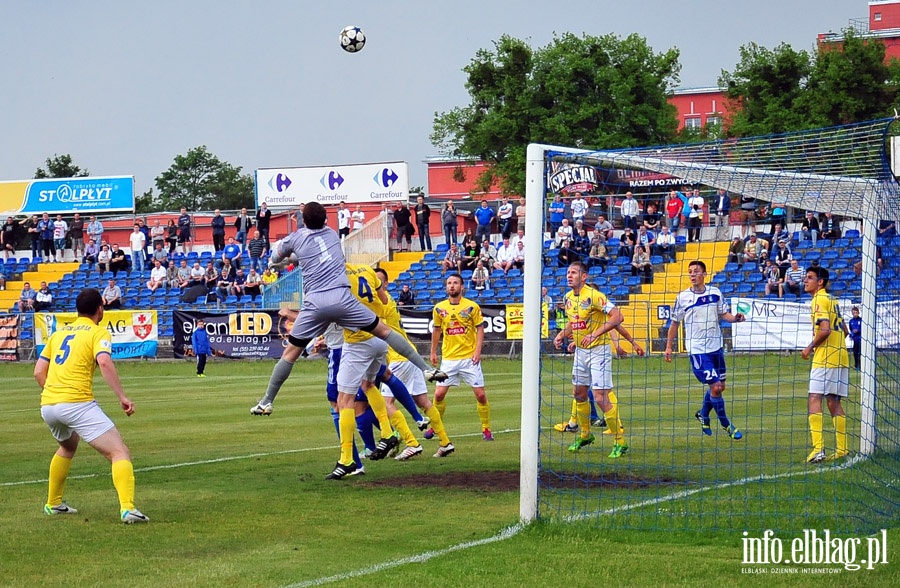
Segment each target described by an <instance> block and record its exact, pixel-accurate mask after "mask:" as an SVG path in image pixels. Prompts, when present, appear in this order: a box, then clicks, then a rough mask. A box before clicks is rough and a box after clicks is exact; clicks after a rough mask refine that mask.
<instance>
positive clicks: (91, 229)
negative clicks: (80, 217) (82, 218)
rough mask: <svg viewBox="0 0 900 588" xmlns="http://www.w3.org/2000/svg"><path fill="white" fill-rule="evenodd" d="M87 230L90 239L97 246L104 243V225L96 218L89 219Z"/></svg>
mask: <svg viewBox="0 0 900 588" xmlns="http://www.w3.org/2000/svg"><path fill="white" fill-rule="evenodd" d="M86 230H87V236H88V239H93V240H94V243H96V244H97V246H100V245H101V244H102V243H103V223H102V222H100V221H99V220H97V217H96V216H93V215H91V217H90V218H89V219H88V224H87V227H86Z"/></svg>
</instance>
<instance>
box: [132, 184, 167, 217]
mask: <svg viewBox="0 0 900 588" xmlns="http://www.w3.org/2000/svg"><path fill="white" fill-rule="evenodd" d="M159 205H160V202H159V200H158V199H157V198H155V197H154V196H153V188H149V189H148V190H147V191H146V192H144V193H143V194H141V195H140V196H138V197H137V198H135V199H134V211H135V212H136V213H137V214H144V213H147V212H155V211H157V210H163V209H162V208H160V207H159Z"/></svg>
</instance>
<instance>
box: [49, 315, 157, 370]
mask: <svg viewBox="0 0 900 588" xmlns="http://www.w3.org/2000/svg"><path fill="white" fill-rule="evenodd" d="M76 318H78V315H77V314H76V313H74V312H36V313H34V337H35V341H34V342H35V348H36V350H37V354H38V355H40V353H41V351H43V349H44V346H45V345H46V344H47V340H48V339H49V338H50V335H52V334H53V333H54V332H55V331H56V330H57V329H58V328H60V327H62V326H63V325H68V324H69V323H73V322H75V319H76ZM157 325H158V323H157V320H156V311H155V310H133V311H132V310H107V311H106V312H104V313H103V320H102V321H100V326H101V327H103V328H104V329H106V330H107V331H109V334H110V335H112V357H113V359H126V358H129V357H156V347H157V344H158V341H159V330H158V329H157Z"/></svg>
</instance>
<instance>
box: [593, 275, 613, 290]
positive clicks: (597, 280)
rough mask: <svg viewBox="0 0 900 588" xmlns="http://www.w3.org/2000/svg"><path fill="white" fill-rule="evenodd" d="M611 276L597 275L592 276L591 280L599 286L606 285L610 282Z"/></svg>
mask: <svg viewBox="0 0 900 588" xmlns="http://www.w3.org/2000/svg"><path fill="white" fill-rule="evenodd" d="M609 278H610V277H609V276H596V277H592V278H591V282H592V283H593V284H594V285H595V286H597V287H598V288H599V287H602V286H606V285H607V283H608V282H609Z"/></svg>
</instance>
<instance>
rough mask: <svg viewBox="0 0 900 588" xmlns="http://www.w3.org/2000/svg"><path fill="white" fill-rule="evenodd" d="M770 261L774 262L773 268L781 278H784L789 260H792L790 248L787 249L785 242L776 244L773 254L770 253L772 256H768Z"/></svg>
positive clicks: (789, 264) (789, 265) (789, 263)
mask: <svg viewBox="0 0 900 588" xmlns="http://www.w3.org/2000/svg"><path fill="white" fill-rule="evenodd" d="M770 259H772V260H773V261H774V262H775V267H777V268H778V271H779V273H780V274H781V277H782V278H784V275H785V274H786V273H787V271H788V268H789V267H791V260H792V259H793V256H792V255H791V248H790V247H788V243H787V241H785V240H784V239H782V240H781V241H779V242H778V244H777V245H776V246H775V251H774V253H772V255H771V256H770Z"/></svg>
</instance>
